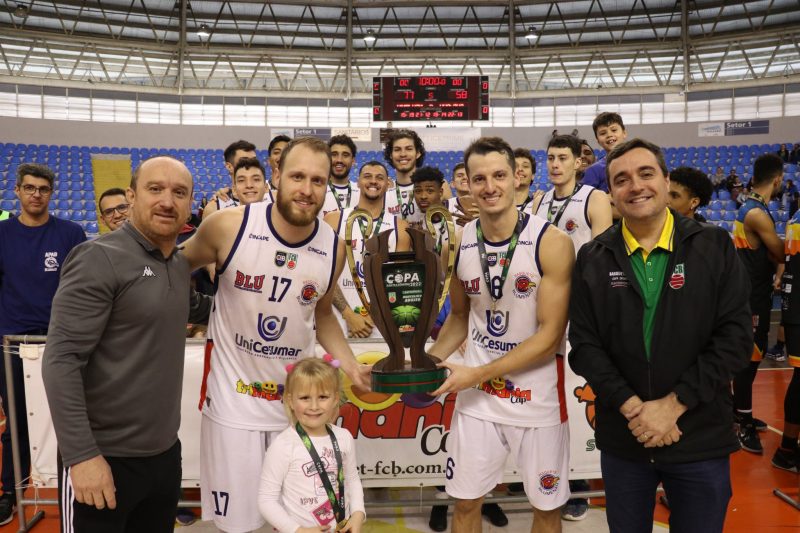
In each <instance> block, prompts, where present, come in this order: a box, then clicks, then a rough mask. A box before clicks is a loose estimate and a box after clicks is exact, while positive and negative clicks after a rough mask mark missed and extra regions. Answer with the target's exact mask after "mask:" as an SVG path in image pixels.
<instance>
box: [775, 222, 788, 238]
mask: <svg viewBox="0 0 800 533" xmlns="http://www.w3.org/2000/svg"><path fill="white" fill-rule="evenodd" d="M775 232H776V233H777V234H778V235H786V222H783V221H781V222H778V223H777V224H775Z"/></svg>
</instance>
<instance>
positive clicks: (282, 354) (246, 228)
mask: <svg viewBox="0 0 800 533" xmlns="http://www.w3.org/2000/svg"><path fill="white" fill-rule="evenodd" d="M274 208H275V207H274V204H268V203H265V202H259V203H255V204H251V205H249V206H247V207H246V208H245V211H244V218H243V220H242V225H241V227H240V228H239V233H238V235H237V236H236V240H235V241H234V245H233V248H232V249H231V252H230V254H229V255H228V258H227V259H226V261H225V263H224V264H223V265H222V268H220V269H219V270H217V279H216V292H215V296H214V308H213V310H212V312H211V318H210V320H209V329H208V342H207V344H206V353H205V365H204V369H203V385H202V389H201V399H200V407H201V409H202V411H203V414H204V415H206V416H208V417H209V418H211V419H212V420H214V421H215V422H217V423H219V424H222V425H225V426H228V427H233V428H239V429H248V430H257V431H275V430H280V429H283V428H284V427H286V424H287V421H286V415H285V413H284V411H283V403H282V398H283V386H284V383H285V381H286V365H287V364H290V363H294V362H296V361H297V360H299V359H303V358H306V357H312V356H313V355H314V348H315V345H316V331H315V329H314V310H315V308H316V304H317V301H318V300H319V298H321V297H322V296H323V295H324V294H325V293H326V292H327V291H328V289H329V288H331V287H332V283H333V274H334V268H335V265H336V247H337V244H338V237H337V236H336V234H335V233H334V231H333V230H332V229H331V228H330V227H329V226H328V225H327V224H322V223H320V221H319V220H318V219H315V220H314V231H313V232H312V233H311V235H310V236H309V237H308V238H307V239H305V240H304V241H302V242H299V243H294V244H289V243H287V242H286V241H284V240H283V239H282V238H281V236H280V235H278V233H277V231H275V228H274V227H273V226H272V223H271V218H270V216H271V214H272V213H271V212H272V209H274Z"/></svg>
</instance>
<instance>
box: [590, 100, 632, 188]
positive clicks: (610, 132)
mask: <svg viewBox="0 0 800 533" xmlns="http://www.w3.org/2000/svg"><path fill="white" fill-rule="evenodd" d="M592 130H594V136H595V138H596V139H597V143H598V144H599V145H600V147H601V148H603V150H605V151H606V155H608V153H609V152H611V149H612V148H614V146H616V145H617V144H619V143H621V142H623V141H624V140H625V139H626V138H627V137H628V132H627V131H625V124H623V122H622V117H621V116H619V114H618V113H607V112H604V113H600V114H599V115H597V117H595V119H594V122H592ZM582 183H584V184H586V185H591V186H592V187H594V188H595V189H600V190H601V191H603V192H606V193H607V192H608V181H607V180H606V157H605V156H603V157H602V158H601V159H600V160H599V161H597V162H596V163H595V164H593V165H592V166H590V167H589V168H587V169H586V171H585V172H584V174H583V181H582Z"/></svg>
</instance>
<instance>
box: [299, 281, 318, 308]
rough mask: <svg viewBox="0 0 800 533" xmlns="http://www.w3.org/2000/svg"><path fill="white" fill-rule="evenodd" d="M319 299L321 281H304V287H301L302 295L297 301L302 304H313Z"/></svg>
mask: <svg viewBox="0 0 800 533" xmlns="http://www.w3.org/2000/svg"><path fill="white" fill-rule="evenodd" d="M318 299H319V283H317V282H316V281H313V280H310V281H304V282H303V288H302V289H300V296H298V297H297V301H298V302H300V304H301V305H311V304H313V303H314V302H316V301H317V300H318Z"/></svg>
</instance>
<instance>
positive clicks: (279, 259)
mask: <svg viewBox="0 0 800 533" xmlns="http://www.w3.org/2000/svg"><path fill="white" fill-rule="evenodd" d="M285 264H286V252H283V251H281V250H278V251H277V252H275V266H279V267H282V266H283V265H285Z"/></svg>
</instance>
